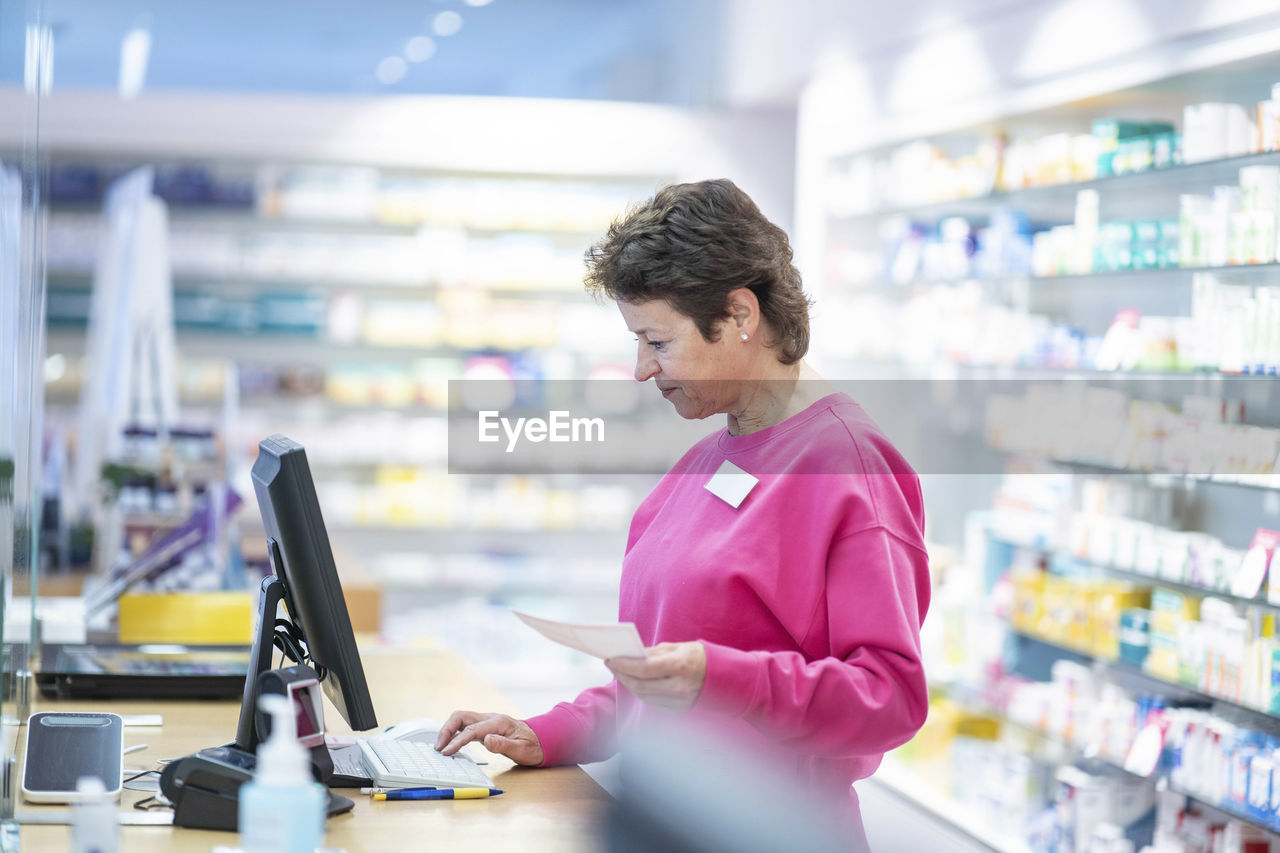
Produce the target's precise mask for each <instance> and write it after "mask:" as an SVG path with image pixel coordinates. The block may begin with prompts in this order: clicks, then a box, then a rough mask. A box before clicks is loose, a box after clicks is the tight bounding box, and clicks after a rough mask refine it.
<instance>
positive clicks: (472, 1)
mask: <svg viewBox="0 0 1280 853" xmlns="http://www.w3.org/2000/svg"><path fill="white" fill-rule="evenodd" d="M492 2H493V0H467V5H468V6H488V5H489V4H490V3H492Z"/></svg>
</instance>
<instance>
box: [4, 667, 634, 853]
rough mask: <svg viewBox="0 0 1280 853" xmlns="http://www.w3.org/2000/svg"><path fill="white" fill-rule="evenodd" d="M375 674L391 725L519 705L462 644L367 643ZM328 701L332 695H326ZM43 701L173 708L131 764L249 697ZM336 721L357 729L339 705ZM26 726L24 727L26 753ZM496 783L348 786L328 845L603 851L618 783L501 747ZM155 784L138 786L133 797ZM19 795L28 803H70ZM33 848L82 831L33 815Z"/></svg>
mask: <svg viewBox="0 0 1280 853" xmlns="http://www.w3.org/2000/svg"><path fill="white" fill-rule="evenodd" d="M363 662H364V667H365V675H366V678H367V679H368V681H369V688H370V691H371V692H372V694H373V700H374V708H375V710H376V711H377V714H378V722H379V724H380V725H382V726H386V725H390V724H391V723H394V722H396V721H398V720H403V719H406V718H408V717H422V716H425V717H437V718H440V719H444V717H445V716H447V715H448V713H449V712H450V711H452V710H454V709H455V708H472V709H475V710H483V711H500V712H505V713H512V714H514V709H513V708H512V707H511V704H510V703H509V702H508V701H507V700H506V699H504V698H503V697H502V696H501V695H500V694H499V693H498V692H497V691H496V690H494V689H493V688H492V687H490V686H489V685H487V684H485V683H484V682H483V681H481V680H480V679H479V678H478V677H477V676H476V675H475V673H473V672H472V671H471V670H470V669H469V668H467V667H466V666H465V665H464V664H463V663H462V662H461V661H459V660H458V659H457V658H456V657H455V656H454V655H452V654H451V653H448V652H445V651H438V650H432V651H413V652H404V651H386V650H378V649H371V650H368V651H364V652H363ZM326 704H327V703H326ZM37 710H58V711H88V710H97V711H112V712H114V713H117V714H162V715H163V716H164V726H163V727H162V728H143V727H139V728H126V729H125V746H126V747H129V746H133V745H134V744H139V743H145V744H148V748H147V749H145V750H143V751H142V752H136V753H132V754H130V755H126V756H125V767H126V768H138V769H151V768H154V767H156V764H155V763H154V762H155V760H156V759H157V758H172V757H178V756H182V755H188V754H190V753H192V752H195V751H197V750H199V749H202V748H204V747H207V746H216V745H219V744H223V743H226V742H228V741H230V740H232V739H233V738H234V737H235V729H236V721H237V718H238V715H239V705H238V704H237V703H233V702H51V701H48V700H40V702H39V703H38V707H37ZM326 725H327V726H328V728H329V730H330V731H333V732H345V731H348V729H347V728H346V725H345V723H344V722H343V720H342V718H341V717H340V716H339V715H338V713H337V712H336V711H334V710H333V708H332V707H331V706H330V707H328V708H327V712H326ZM24 739H25V729H24V731H23V732H22V734H21V735H20V736H19V743H18V755H19V758H21V755H22V749H23V747H24ZM485 770H486V771H487V772H488V773H489V775H491V776H493V777H494V784H495V785H496V786H497V787H499V788H502V789H503V790H504V791H505V792H506V793H504V794H503V795H502V796H500V797H495V798H493V799H485V800H460V801H457V802H453V801H448V800H446V801H437V802H430V801H427V802H422V801H418V802H377V803H375V802H373V801H371V800H370V799H369V798H368V797H367V796H364V795H362V794H360V793H359V791H355V790H351V791H348V790H338V793H341V794H346V795H349V796H351V799H353V800H355V801H356V807H355V809H354V810H353V811H352V812H351V813H349V814H345V815H340V816H338V817H333V818H330V819H329V821H328V823H327V824H326V832H325V837H324V843H325V844H326V845H327V846H328V847H334V848H345V849H346V850H348V851H350V853H360V851H392V850H425V849H428V848H432V849H436V848H438V849H442V850H447V849H454V850H476V851H486V853H487V851H505V850H510V851H535V853H536V851H585V850H594V849H596V847H597V845H596V843H595V837H596V826H597V823H598V821H599V819H600V818H601V816H602V814H603V807H604V805H605V804H606V802H607V801H608V794H606V793H605V792H604V790H603V789H602V788H601V787H600V786H598V785H597V784H596V783H595V781H594V780H592V779H591V777H590V776H588V775H587V774H586V773H584V772H583V771H582V770H581V769H580V768H577V767H558V768H552V769H547V770H529V769H525V768H520V767H515V766H513V765H512V763H511V762H510V761H508V760H507V759H505V758H502V757H500V756H493V757H492V759H491V761H490V763H489V764H488V765H487V766H486V767H485ZM146 796H147V794H145V793H140V792H136V791H129V790H126V791H125V792H124V795H123V798H122V800H121V808H122V809H128V810H132V804H133V803H134V802H136V801H138V800H140V799H142V798H144V797H146ZM65 808H67V807H66V806H37V805H33V804H31V803H19V805H18V809H19V811H20V812H37V811H40V810H43V809H65ZM238 843H239V836H238V835H236V834H235V833H232V832H213V831H206V830H192V829H182V828H177V827H168V826H166V827H150V826H124V827H121V828H120V849H121V850H122V851H128V852H129V853H133V851H171V850H198V851H201V853H207V851H209V850H210V849H211V848H212V847H214V846H215V845H232V846H235V845H238ZM21 844H22V849H23V850H40V851H43V850H66V849H68V847H69V844H70V832H69V830H68V828H67V827H65V826H23V827H22V830H21Z"/></svg>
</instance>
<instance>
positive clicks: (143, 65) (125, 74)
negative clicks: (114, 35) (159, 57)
mask: <svg viewBox="0 0 1280 853" xmlns="http://www.w3.org/2000/svg"><path fill="white" fill-rule="evenodd" d="M150 56H151V33H150V32H149V31H148V30H146V29H144V28H142V27H135V28H133V29H132V30H129V32H127V33H125V36H124V39H123V40H122V41H121V42H120V97H121V98H124V99H125V100H126V101H127V100H130V99H132V98H136V97H138V94H139V93H140V92H141V91H142V86H143V84H144V83H145V82H146V80H147V59H148V57H150Z"/></svg>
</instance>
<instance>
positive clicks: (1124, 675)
mask: <svg viewBox="0 0 1280 853" xmlns="http://www.w3.org/2000/svg"><path fill="white" fill-rule="evenodd" d="M1009 633H1010V635H1011V636H1013V637H1016V638H1018V639H1019V640H1021V641H1024V642H1031V643H1038V644H1040V645H1041V646H1044V647H1046V648H1049V649H1052V650H1055V651H1057V652H1060V653H1065V654H1066V655H1068V656H1070V657H1073V658H1076V659H1080V660H1085V661H1092V662H1093V663H1095V664H1097V665H1098V666H1101V667H1104V668H1105V669H1106V670H1108V671H1109V672H1112V673H1114V674H1115V675H1116V676H1117V680H1127V681H1130V682H1136V683H1139V684H1142V685H1145V687H1146V688H1147V689H1150V690H1151V691H1152V692H1168V691H1171V690H1172V691H1174V692H1176V693H1178V694H1179V695H1181V696H1184V697H1192V698H1196V699H1202V700H1205V701H1206V702H1210V703H1212V707H1213V711H1214V713H1218V714H1220V716H1222V717H1225V718H1227V719H1230V720H1231V721H1232V722H1235V723H1238V724H1241V725H1246V726H1248V727H1250V728H1252V729H1256V730H1258V731H1261V732H1263V733H1264V734H1268V735H1280V716H1276V715H1274V714H1269V713H1267V712H1266V711H1260V710H1258V709H1257V708H1252V707H1250V706H1248V705H1243V704H1241V703H1239V702H1235V701H1233V700H1231V699H1226V698H1223V697H1221V696H1216V695H1214V694H1212V693H1207V692H1205V691H1203V690H1200V689H1198V688H1196V687H1191V686H1188V685H1186V684H1183V683H1181V682H1178V681H1170V680H1168V679H1164V678H1160V677H1159V676H1156V675H1152V674H1151V673H1149V672H1147V671H1146V670H1145V669H1143V668H1142V667H1139V666H1134V665H1133V664H1128V663H1125V662H1123V661H1118V660H1108V659H1107V658H1100V657H1097V656H1096V655H1094V654H1093V653H1092V652H1090V651H1088V650H1086V649H1077V648H1074V647H1072V646H1071V645H1068V644H1066V643H1062V642H1060V641H1057V640H1051V639H1047V638H1045V637H1041V636H1039V635H1037V634H1034V633H1030V632H1027V631H1021V630H1018V629H1015V628H1010V629H1009Z"/></svg>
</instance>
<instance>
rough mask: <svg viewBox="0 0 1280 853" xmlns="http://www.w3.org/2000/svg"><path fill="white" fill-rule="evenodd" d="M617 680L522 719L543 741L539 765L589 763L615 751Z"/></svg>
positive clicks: (616, 743)
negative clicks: (546, 710)
mask: <svg viewBox="0 0 1280 853" xmlns="http://www.w3.org/2000/svg"><path fill="white" fill-rule="evenodd" d="M617 707H618V682H617V681H616V680H614V681H611V682H609V683H608V684H606V685H603V686H601V687H592V688H589V689H587V690H584V691H582V692H581V693H579V694H578V698H576V699H574V700H573V701H572V702H561V703H559V704H558V705H556V706H555V707H554V708H552V709H551V710H550V711H548V712H546V713H545V714H539V715H538V716H536V717H530V718H529V719H527V720H525V722H526V723H528V724H529V727H530V728H531V729H533V733H534V734H536V735H537V736H538V741H539V742H540V743H541V744H542V764H540V765H539V766H540V767H553V766H555V765H558V764H589V763H591V762H593V761H604V760H605V759H606V758H609V757H611V756H612V755H613V754H614V753H615V752H617V751H618V714H617Z"/></svg>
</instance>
